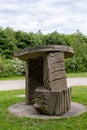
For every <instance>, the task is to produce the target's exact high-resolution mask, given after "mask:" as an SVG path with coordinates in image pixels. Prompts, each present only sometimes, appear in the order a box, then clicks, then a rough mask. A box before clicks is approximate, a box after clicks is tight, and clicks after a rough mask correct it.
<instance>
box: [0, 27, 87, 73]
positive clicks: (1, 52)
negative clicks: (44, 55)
mask: <svg viewBox="0 0 87 130" xmlns="http://www.w3.org/2000/svg"><path fill="white" fill-rule="evenodd" d="M41 45H69V46H71V47H73V49H74V52H75V55H74V57H73V58H70V59H67V60H66V61H65V63H66V70H67V72H84V71H87V36H86V35H83V34H82V33H81V32H80V31H79V30H77V31H76V32H75V33H73V34H69V35H66V34H60V33H58V32H57V31H54V32H52V33H48V34H43V33H42V32H41V31H38V32H37V33H33V32H29V33H27V32H23V31H14V30H13V29H12V28H9V27H8V28H5V29H3V28H0V57H2V58H3V57H4V58H3V59H10V60H13V52H14V51H17V50H21V49H24V48H26V47H31V46H41ZM9 63H10V62H9ZM2 64H3V63H2ZM2 64H1V63H0V69H2V68H3V67H2V66H4V65H2ZM0 71H1V70H0Z"/></svg>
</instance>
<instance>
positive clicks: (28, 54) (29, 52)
mask: <svg viewBox="0 0 87 130" xmlns="http://www.w3.org/2000/svg"><path fill="white" fill-rule="evenodd" d="M49 52H64V57H65V58H69V57H72V56H73V54H74V52H73V48H71V47H70V46H63V45H43V46H37V47H31V48H25V49H23V50H21V51H17V52H14V56H15V57H17V58H19V59H21V60H25V61H26V60H27V59H32V58H37V57H42V56H44V55H46V54H47V53H49Z"/></svg>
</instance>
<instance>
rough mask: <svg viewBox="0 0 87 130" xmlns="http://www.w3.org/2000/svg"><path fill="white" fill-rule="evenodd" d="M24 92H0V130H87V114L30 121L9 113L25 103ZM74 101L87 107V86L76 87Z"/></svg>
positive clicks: (73, 92) (73, 95)
mask: <svg viewBox="0 0 87 130" xmlns="http://www.w3.org/2000/svg"><path fill="white" fill-rule="evenodd" d="M24 93H25V91H24V90H14V91H2V92H0V130H87V112H86V113H84V114H82V115H79V116H77V117H72V118H67V119H66V118H62V119H50V120H43V119H30V118H23V117H17V116H14V115H13V114H12V113H10V112H9V111H8V108H9V106H11V105H12V104H15V103H18V102H23V101H25V98H24V97H18V96H17V95H20V94H24ZM72 100H73V101H74V102H79V103H82V104H84V105H86V106H87V86H78V87H77V86H75V87H73V89H72Z"/></svg>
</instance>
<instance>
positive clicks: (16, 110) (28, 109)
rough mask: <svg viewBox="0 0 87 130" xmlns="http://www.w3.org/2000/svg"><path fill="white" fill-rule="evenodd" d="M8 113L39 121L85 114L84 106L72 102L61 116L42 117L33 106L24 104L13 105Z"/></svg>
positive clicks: (86, 110) (86, 109)
mask: <svg viewBox="0 0 87 130" xmlns="http://www.w3.org/2000/svg"><path fill="white" fill-rule="evenodd" d="M9 111H10V112H11V113H13V114H14V115H15V116H19V117H29V118H39V119H57V118H70V117H74V116H78V115H80V114H82V113H84V112H87V108H86V106H84V105H82V104H79V103H75V102H72V103H71V108H70V110H69V111H68V112H66V113H65V114H64V115H62V116H48V115H42V114H40V113H39V112H38V111H36V109H35V108H34V107H33V105H25V103H24V102H21V103H17V104H14V105H12V106H10V107H9Z"/></svg>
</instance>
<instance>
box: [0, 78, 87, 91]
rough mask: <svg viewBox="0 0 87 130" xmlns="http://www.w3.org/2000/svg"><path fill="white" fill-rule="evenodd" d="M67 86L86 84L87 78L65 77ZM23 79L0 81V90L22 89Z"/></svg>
mask: <svg viewBox="0 0 87 130" xmlns="http://www.w3.org/2000/svg"><path fill="white" fill-rule="evenodd" d="M67 84H68V86H81V85H83V86H87V78H67ZM24 88H25V80H6V81H0V91H3V90H15V89H24Z"/></svg>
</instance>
